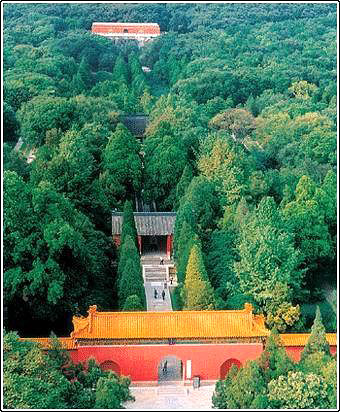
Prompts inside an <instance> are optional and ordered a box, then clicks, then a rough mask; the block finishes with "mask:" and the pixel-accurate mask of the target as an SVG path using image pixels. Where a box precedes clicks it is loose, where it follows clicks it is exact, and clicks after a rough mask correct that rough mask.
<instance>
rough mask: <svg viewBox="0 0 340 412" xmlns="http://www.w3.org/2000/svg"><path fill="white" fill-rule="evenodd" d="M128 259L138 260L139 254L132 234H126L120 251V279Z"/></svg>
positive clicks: (118, 271)
mask: <svg viewBox="0 0 340 412" xmlns="http://www.w3.org/2000/svg"><path fill="white" fill-rule="evenodd" d="M128 259H133V260H135V261H138V260H139V259H140V258H139V254H138V250H137V247H136V242H135V241H134V239H133V238H132V236H131V235H130V234H126V236H125V238H124V242H123V244H122V245H121V247H120V253H119V261H118V270H117V273H118V280H119V279H120V278H121V276H122V274H123V273H124V268H125V265H126V262H127V261H128Z"/></svg>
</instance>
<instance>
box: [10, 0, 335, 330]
mask: <svg viewBox="0 0 340 412" xmlns="http://www.w3.org/2000/svg"><path fill="white" fill-rule="evenodd" d="M93 21H112V22H114V21H125V22H155V23H158V24H159V25H160V27H161V30H162V32H164V34H162V35H161V36H160V37H159V38H157V39H155V40H154V41H153V42H151V43H149V44H147V45H145V47H142V48H138V46H137V44H135V43H134V42H133V41H131V42H128V41H125V42H113V41H111V40H109V39H106V38H103V37H101V36H96V35H92V34H91V24H92V22H93ZM336 23H337V21H336V5H335V4H308V3H306V4H289V5H288V4H166V3H164V4H160V3H158V4H108V3H106V4H82V5H79V4H77V5H76V4H52V3H51V4H5V5H4V31H3V34H4V50H3V64H4V75H3V80H4V82H3V87H4V90H3V91H4V104H3V113H4V137H3V139H4V159H3V160H4V176H3V177H4V283H3V286H4V300H5V302H4V303H5V306H6V308H7V316H6V318H5V326H6V328H7V329H8V330H17V331H19V334H21V335H22V336H24V335H25V336H38V335H39V336H41V335H45V336H47V335H48V334H49V333H50V331H51V330H53V331H54V332H55V333H56V334H57V335H67V334H68V333H69V332H70V331H71V322H70V320H71V317H72V315H73V314H85V312H86V310H87V309H88V306H89V305H91V304H96V305H97V306H98V308H99V309H101V310H108V309H110V310H117V309H121V308H124V307H127V306H128V307H129V305H130V304H132V306H136V307H143V305H144V301H143V299H144V295H143V293H142V292H141V291H140V290H139V289H138V288H137V287H136V291H135V292H134V294H133V295H132V296H134V298H133V299H135V301H134V302H132V303H131V302H128V303H127V302H126V298H128V296H125V295H124V294H123V292H122V290H123V289H124V286H122V285H123V284H124V282H125V283H126V282H129V280H128V279H126V280H125V279H124V278H123V279H122V277H121V276H120V274H119V265H118V268H117V264H118V263H117V262H118V256H117V251H116V250H115V249H114V248H113V245H112V240H111V237H110V233H111V210H112V209H118V210H123V206H124V204H125V202H126V201H132V203H133V204H134V199H135V195H136V194H139V195H140V194H141V193H143V197H144V200H145V201H146V202H150V201H155V202H156V205H157V208H158V210H160V211H177V220H176V228H175V259H176V265H177V272H178V279H179V282H180V286H179V287H178V288H177V289H176V296H175V297H174V302H176V306H177V309H195V308H199V309H212V308H215V309H234V308H235V309H236V308H237V309H238V308H241V307H243V305H244V303H245V302H251V303H253V305H254V308H255V310H256V312H257V313H263V314H265V316H266V322H267V325H268V327H270V328H271V327H274V326H275V327H276V328H278V330H279V331H309V330H310V327H311V325H312V322H313V318H314V314H315V306H316V304H318V305H319V306H320V308H321V312H322V315H323V320H324V323H325V326H326V329H327V331H335V329H336V317H335V304H336V303H334V294H335V288H336V232H337V230H336V222H337V220H336V219H337V218H336V206H337V205H336V189H337V187H336V173H337V171H336V163H337V162H336V92H337V88H336V29H337V27H336ZM142 66H148V67H149V68H150V69H151V71H150V72H144V71H143V70H142ZM137 112H138V113H145V114H146V115H148V116H149V125H148V127H147V130H146V136H145V139H144V141H143V142H142V143H141V141H139V140H137V139H136V138H135V137H134V136H133V135H132V134H131V133H130V132H129V131H128V130H127V129H126V128H125V126H123V124H122V123H121V116H122V115H124V114H126V113H137ZM18 141H19V145H18V146H20V143H22V145H21V146H20V148H19V149H18V146H17V147H15V146H16V144H17V142H18ZM141 153H143V154H144V155H143V159H142V156H141ZM32 154H34V156H35V160H33V161H30V162H27V157H28V156H29V155H32ZM142 188H143V192H141V190H142ZM125 243H126V248H128V247H130V248H131V249H130V250H135V249H134V245H133V239H131V237H130V239H129V237H127V238H126V242H125ZM129 243H130V246H129ZM127 253H129V252H127ZM129 262H130V263H129V265H130V269H129V271H130V273H131V274H133V273H136V275H135V276H137V277H138V276H140V268H139V267H137V266H136V265H135V266H133V262H132V260H131V259H130V260H129ZM131 262H132V263H131ZM127 284H128V283H127ZM138 287H139V286H138ZM193 288H196V289H197V293H194V291H193ZM137 289H138V290H137ZM119 291H121V292H120V293H119ZM120 295H121V296H120ZM332 299H333V300H332ZM335 302H336V299H335ZM125 305H127V306H125Z"/></svg>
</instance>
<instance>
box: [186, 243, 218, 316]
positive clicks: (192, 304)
mask: <svg viewBox="0 0 340 412" xmlns="http://www.w3.org/2000/svg"><path fill="white" fill-rule="evenodd" d="M183 302H184V309H185V310H210V309H214V308H215V297H214V291H213V288H212V287H211V284H210V282H209V279H208V275H207V273H206V270H205V267H204V262H203V256H202V252H201V249H200V247H199V246H198V245H194V246H193V247H192V248H191V251H190V256H189V260H188V265H187V269H186V273H185V282H184V288H183Z"/></svg>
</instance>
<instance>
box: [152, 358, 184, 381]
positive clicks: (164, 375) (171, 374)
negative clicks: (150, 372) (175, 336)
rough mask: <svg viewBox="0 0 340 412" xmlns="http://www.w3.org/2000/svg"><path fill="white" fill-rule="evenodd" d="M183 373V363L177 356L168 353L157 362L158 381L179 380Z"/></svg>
mask: <svg viewBox="0 0 340 412" xmlns="http://www.w3.org/2000/svg"><path fill="white" fill-rule="evenodd" d="M182 375H183V363H182V361H181V359H179V358H178V357H177V356H173V355H168V356H165V357H164V358H162V359H161V361H160V362H159V364H158V382H159V383H161V382H169V381H180V380H182Z"/></svg>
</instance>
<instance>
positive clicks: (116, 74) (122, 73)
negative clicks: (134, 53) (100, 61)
mask: <svg viewBox="0 0 340 412" xmlns="http://www.w3.org/2000/svg"><path fill="white" fill-rule="evenodd" d="M113 80H116V81H118V82H123V83H125V84H127V83H128V81H129V70H128V66H127V64H126V62H125V60H124V58H123V57H122V56H118V57H117V60H116V62H115V65H114V67H113Z"/></svg>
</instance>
